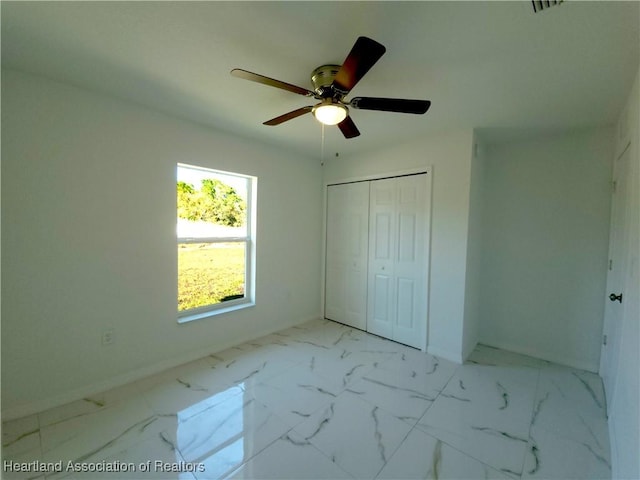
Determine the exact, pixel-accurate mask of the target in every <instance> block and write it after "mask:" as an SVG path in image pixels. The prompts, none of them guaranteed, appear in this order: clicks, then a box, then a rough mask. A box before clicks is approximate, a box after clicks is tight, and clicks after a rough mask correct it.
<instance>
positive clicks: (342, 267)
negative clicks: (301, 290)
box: [324, 182, 369, 330]
mask: <svg viewBox="0 0 640 480" xmlns="http://www.w3.org/2000/svg"><path fill="white" fill-rule="evenodd" d="M368 241H369V183H368V182H359V183H347V184H341V185H329V187H327V248H326V262H325V265H326V272H325V310H324V311H325V314H324V316H325V318H328V319H330V320H334V321H336V322H340V323H344V324H346V325H350V326H352V327H356V328H359V329H361V330H365V329H366V326H367V262H368Z"/></svg>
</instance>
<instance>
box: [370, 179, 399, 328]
mask: <svg viewBox="0 0 640 480" xmlns="http://www.w3.org/2000/svg"><path fill="white" fill-rule="evenodd" d="M395 197H396V179H395V178H387V179H384V180H375V181H372V182H371V186H370V197H369V282H368V284H369V295H368V297H369V298H368V309H367V331H368V332H371V333H375V334H376V335H380V336H381V337H386V338H393V316H394V310H395V305H394V301H395V291H396V285H395V282H394V274H393V263H394V256H395V255H394V252H395V249H396V235H394V232H395V230H396V213H395V209H396V205H395V204H396V198H395Z"/></svg>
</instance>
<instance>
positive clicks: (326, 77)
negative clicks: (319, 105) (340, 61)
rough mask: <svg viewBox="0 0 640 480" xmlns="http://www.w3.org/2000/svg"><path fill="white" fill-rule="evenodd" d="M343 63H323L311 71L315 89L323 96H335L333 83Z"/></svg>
mask: <svg viewBox="0 0 640 480" xmlns="http://www.w3.org/2000/svg"><path fill="white" fill-rule="evenodd" d="M340 68H341V65H321V66H320V67H318V68H316V69H315V70H314V71H313V72H311V83H312V84H313V89H314V91H315V92H316V93H317V94H318V95H319V96H321V97H323V98H329V97H332V96H333V93H334V92H333V90H332V88H331V85H332V84H333V79H334V78H336V75H337V74H338V71H340Z"/></svg>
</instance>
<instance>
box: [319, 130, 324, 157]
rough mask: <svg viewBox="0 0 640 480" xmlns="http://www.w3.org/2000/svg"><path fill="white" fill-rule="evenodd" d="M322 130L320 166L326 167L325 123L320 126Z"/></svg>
mask: <svg viewBox="0 0 640 480" xmlns="http://www.w3.org/2000/svg"><path fill="white" fill-rule="evenodd" d="M320 128H321V129H322V135H321V139H320V165H321V166H324V123H321V124H320Z"/></svg>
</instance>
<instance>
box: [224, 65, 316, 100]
mask: <svg viewBox="0 0 640 480" xmlns="http://www.w3.org/2000/svg"><path fill="white" fill-rule="evenodd" d="M231 75H233V76H234V77H238V78H243V79H245V80H250V81H252V82H257V83H262V84H263V85H269V86H270V87H276V88H280V89H282V90H286V91H288V92H292V93H297V94H298V95H304V96H305V97H314V96H315V93H313V92H312V91H311V90H307V89H306V88H302V87H298V86H296V85H292V84H290V83H286V82H281V81H280V80H276V79H274V78H269V77H265V76H264V75H260V74H258V73H253V72H249V71H247V70H242V69H241V68H234V69H233V70H231Z"/></svg>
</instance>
